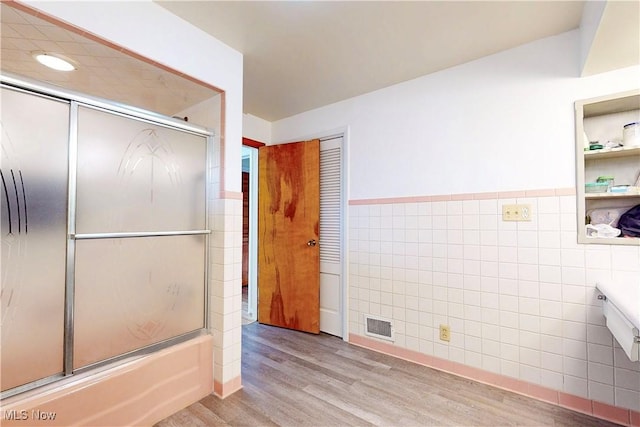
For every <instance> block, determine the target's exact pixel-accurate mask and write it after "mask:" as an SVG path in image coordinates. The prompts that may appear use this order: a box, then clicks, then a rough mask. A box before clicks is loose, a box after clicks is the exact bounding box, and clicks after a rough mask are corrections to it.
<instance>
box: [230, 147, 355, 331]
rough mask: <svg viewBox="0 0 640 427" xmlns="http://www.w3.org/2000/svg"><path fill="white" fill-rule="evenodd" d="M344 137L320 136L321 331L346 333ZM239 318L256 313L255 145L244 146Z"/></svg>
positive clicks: (248, 320)
mask: <svg viewBox="0 0 640 427" xmlns="http://www.w3.org/2000/svg"><path fill="white" fill-rule="evenodd" d="M343 153H344V137H343V135H342V134H339V135H332V136H328V137H324V138H320V237H319V243H320V244H319V246H320V331H321V332H325V333H328V334H331V335H335V336H338V337H344V336H346V334H345V325H346V324H347V322H346V320H345V308H344V301H346V298H345V293H346V286H345V283H344V281H345V277H346V275H345V271H346V266H345V265H344V259H345V256H344V253H343V251H344V248H345V247H346V246H345V242H344V236H345V230H344V212H345V210H346V209H345V200H346V184H345V179H344V177H345V176H346V173H345V162H344V154H343ZM242 176H243V178H242V192H243V226H242V246H243V248H242V252H243V255H242V264H243V265H242V292H243V305H242V320H243V324H248V323H251V322H254V321H256V320H257V313H258V278H257V270H258V269H257V262H258V260H257V253H258V239H257V229H258V212H257V211H258V209H257V206H258V149H257V148H254V147H251V146H247V145H243V147H242Z"/></svg>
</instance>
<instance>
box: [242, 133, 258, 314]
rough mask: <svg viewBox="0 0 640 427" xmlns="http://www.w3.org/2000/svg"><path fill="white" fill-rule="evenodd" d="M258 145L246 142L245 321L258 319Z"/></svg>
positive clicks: (243, 205)
mask: <svg viewBox="0 0 640 427" xmlns="http://www.w3.org/2000/svg"><path fill="white" fill-rule="evenodd" d="M257 232H258V149H257V148H255V147H248V146H246V145H243V146H242V324H243V325H245V324H249V323H252V322H255V321H256V320H257V319H258V239H257Z"/></svg>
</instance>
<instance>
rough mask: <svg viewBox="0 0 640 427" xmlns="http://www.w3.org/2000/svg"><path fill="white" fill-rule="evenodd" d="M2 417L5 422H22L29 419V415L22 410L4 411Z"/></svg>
mask: <svg viewBox="0 0 640 427" xmlns="http://www.w3.org/2000/svg"><path fill="white" fill-rule="evenodd" d="M2 415H3V417H2V418H4V419H5V420H7V421H24V420H28V419H29V413H28V412H27V411H25V410H24V409H23V410H22V411H18V410H17V409H11V410H10V411H4V414H2Z"/></svg>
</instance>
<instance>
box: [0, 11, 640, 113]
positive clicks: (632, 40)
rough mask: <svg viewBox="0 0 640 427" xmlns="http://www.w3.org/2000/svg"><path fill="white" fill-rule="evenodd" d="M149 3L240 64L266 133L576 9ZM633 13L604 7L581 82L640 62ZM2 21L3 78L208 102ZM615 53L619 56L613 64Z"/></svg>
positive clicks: (166, 76) (62, 40)
mask: <svg viewBox="0 0 640 427" xmlns="http://www.w3.org/2000/svg"><path fill="white" fill-rule="evenodd" d="M157 3H158V4H159V5H160V6H162V7H163V8H166V9H167V10H168V11H170V12H171V13H174V14H176V15H178V16H180V17H182V18H183V19H185V20H187V21H189V22H191V23H192V24H193V25H196V26H198V27H200V28H201V29H203V30H204V31H206V32H207V33H210V34H211V35H213V36H214V37H216V38H217V39H219V40H221V41H222V42H224V43H226V44H227V45H229V46H231V47H232V48H234V49H236V50H238V51H240V52H241V53H243V55H244V112H245V113H249V114H252V115H255V116H258V117H261V118H263V119H266V120H269V121H274V120H278V119H281V118H284V117H288V116H291V115H294V114H298V113H301V112H304V111H307V110H310V109H313V108H317V107H320V106H323V105H327V104H330V103H333V102H337V101H340V100H344V99H347V98H350V97H353V96H357V95H361V94H363V93H367V92H371V91H374V90H377V89H381V88H383V87H386V86H390V85H393V84H396V83H399V82H402V81H406V80H410V79H413V78H417V77H419V76H422V75H426V74H429V73H433V72H436V71H438V70H442V69H445V68H449V67H452V66H456V65H459V64H462V63H465V62H468V61H472V60H474V59H478V58H481V57H483V56H486V55H490V54H492V53H496V52H499V51H502V50H505V49H509V48H512V47H515V46H518V45H521V44H524V43H527V42H530V41H533V40H536V39H539V38H542V37H547V36H551V35H554V34H560V33H563V32H565V31H568V30H571V29H575V28H577V27H578V26H579V24H580V20H581V16H582V11H583V7H584V2H582V1H497V2H487V1H416V2H404V1H377V2H369V1H346V2H343V1H284V2H280V1H259V2H253V1H158V2H157ZM13 4H14V5H15V3H13ZM639 5H640V3H639V2H634V1H631V2H618V1H611V2H609V3H608V4H607V8H606V10H607V11H608V12H607V13H605V14H604V15H603V17H602V19H601V23H600V25H599V27H598V33H597V37H596V40H595V41H594V43H593V47H592V53H593V54H590V55H589V58H588V60H589V61H588V67H589V68H590V70H591V71H590V72H591V73H597V72H604V71H609V70H612V69H615V68H621V67H624V66H630V65H634V64H638V63H639V62H640V60H639V59H638V55H639V52H640V48H639V47H638V45H639V44H640V37H637V35H640V24H639V23H638V21H639V20H640V18H639V16H640V13H638V9H639V8H640V6H639ZM613 6H615V9H614V8H613ZM0 17H1V19H2V31H1V34H0V35H1V40H0V43H1V52H0V55H1V57H2V61H1V63H0V64H1V67H2V70H3V71H8V72H11V73H15V74H19V75H23V76H26V77H30V78H33V79H36V80H39V81H45V82H49V83H52V84H55V85H58V86H62V87H65V88H67V89H71V90H74V91H77V92H81V93H85V94H89V95H93V96H98V97H103V98H108V99H112V100H115V101H117V102H121V103H125V104H130V105H134V106H137V107H141V108H145V109H148V110H151V111H156V112H159V113H162V114H165V115H175V114H177V113H178V112H181V111H183V110H184V109H185V108H187V107H190V106H193V105H195V104H197V103H199V102H201V101H203V100H205V99H209V98H211V97H212V96H215V95H216V94H217V93H218V92H216V91H214V90H212V89H210V88H207V87H205V86H202V85H199V84H197V83H196V82H193V81H191V80H188V79H186V78H184V77H183V76H179V75H177V74H176V73H173V72H171V70H167V69H162V68H159V67H157V66H155V65H154V64H151V63H149V61H142V60H140V59H137V58H135V57H133V56H130V55H128V54H127V52H124V51H123V50H116V49H112V48H110V47H107V46H105V45H104V44H102V43H100V42H99V41H96V40H91V39H88V38H85V37H84V36H83V35H81V34H80V33H81V32H74V31H72V29H65V28H61V27H58V26H56V25H55V24H52V23H50V22H48V21H47V20H43V19H40V18H37V17H34V16H32V14H29V13H25V12H22V11H20V10H18V9H15V8H12V7H10V6H8V5H7V3H5V2H1V4H0ZM634 35H636V36H634ZM618 46H624V47H625V49H619V52H620V54H619V55H618V57H617V59H616V60H613V59H612V58H613V56H614V55H613V53H614V48H615V47H618ZM37 50H46V51H53V52H57V53H60V54H63V55H65V56H68V57H71V58H73V59H74V60H75V61H76V63H77V64H78V69H77V70H76V71H74V72H73V73H66V74H65V73H61V72H56V71H48V70H45V69H44V67H42V66H40V65H39V64H37V63H36V62H35V61H34V60H33V58H32V52H33V51H37Z"/></svg>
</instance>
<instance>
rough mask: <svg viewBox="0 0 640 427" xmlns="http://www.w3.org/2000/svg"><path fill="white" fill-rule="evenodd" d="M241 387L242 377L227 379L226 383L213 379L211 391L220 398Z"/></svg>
mask: <svg viewBox="0 0 640 427" xmlns="http://www.w3.org/2000/svg"><path fill="white" fill-rule="evenodd" d="M241 388H242V378H241V377H235V378H234V379H232V380H229V381H227V382H226V383H224V384H223V383H221V382H218V381H214V383H213V393H214V394H215V395H216V396H218V397H219V398H221V399H224V398H225V397H227V396H229V395H232V394H233V393H235V392H236V391H238V390H240V389H241Z"/></svg>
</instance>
